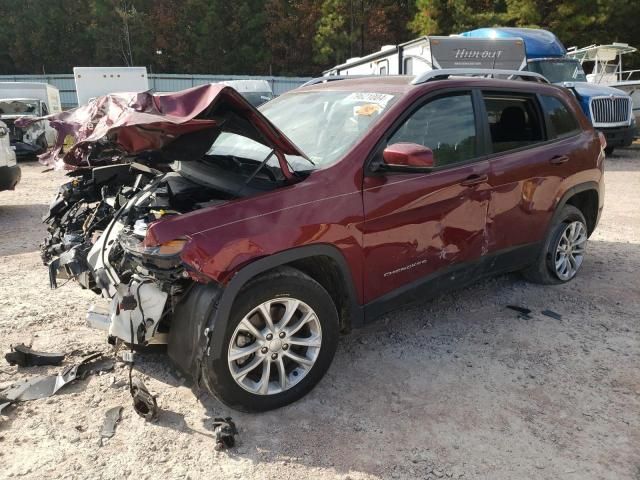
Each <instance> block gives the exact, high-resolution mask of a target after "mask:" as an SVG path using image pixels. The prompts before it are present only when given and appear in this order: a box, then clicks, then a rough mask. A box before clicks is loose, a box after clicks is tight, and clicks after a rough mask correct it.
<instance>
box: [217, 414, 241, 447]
mask: <svg viewBox="0 0 640 480" xmlns="http://www.w3.org/2000/svg"><path fill="white" fill-rule="evenodd" d="M213 426H214V429H213V433H215V435H216V445H215V449H216V450H222V449H223V448H232V447H233V446H234V445H235V444H236V439H235V436H236V435H237V434H238V429H237V428H236V424H235V423H234V422H233V420H231V417H226V418H222V417H216V418H214V419H213Z"/></svg>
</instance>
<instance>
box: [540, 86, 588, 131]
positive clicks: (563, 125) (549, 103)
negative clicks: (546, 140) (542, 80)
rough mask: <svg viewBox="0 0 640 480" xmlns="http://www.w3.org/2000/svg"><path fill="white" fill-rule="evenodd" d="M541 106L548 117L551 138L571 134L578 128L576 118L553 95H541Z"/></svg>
mask: <svg viewBox="0 0 640 480" xmlns="http://www.w3.org/2000/svg"><path fill="white" fill-rule="evenodd" d="M541 98H542V106H543V107H544V109H545V111H546V112H547V115H548V117H549V122H550V123H551V125H550V127H551V128H550V130H551V131H550V132H549V134H550V135H551V136H552V137H553V138H557V137H565V136H568V135H572V134H575V133H577V132H578V130H580V126H579V125H578V120H576V117H575V116H574V115H573V113H571V111H570V110H569V109H568V108H567V107H566V105H565V104H564V103H562V102H561V101H560V100H558V99H557V98H555V97H550V96H549V95H542V96H541Z"/></svg>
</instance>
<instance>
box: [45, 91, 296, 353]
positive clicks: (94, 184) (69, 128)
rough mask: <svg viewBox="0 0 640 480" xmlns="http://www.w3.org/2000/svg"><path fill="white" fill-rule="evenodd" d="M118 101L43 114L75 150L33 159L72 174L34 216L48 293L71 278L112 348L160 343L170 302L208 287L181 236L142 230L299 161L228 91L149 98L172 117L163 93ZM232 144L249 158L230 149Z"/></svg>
mask: <svg viewBox="0 0 640 480" xmlns="http://www.w3.org/2000/svg"><path fill="white" fill-rule="evenodd" d="M122 95H123V94H118V95H113V96H108V97H114V98H108V97H101V98H98V99H96V100H95V101H94V102H93V104H90V105H88V106H85V107H80V108H79V109H76V111H75V112H74V111H71V112H63V113H62V114H58V115H56V116H53V117H49V118H48V119H49V120H50V121H51V125H52V126H53V127H54V128H56V130H58V138H59V139H60V137H61V136H63V135H69V134H74V135H75V143H74V145H73V146H72V147H71V148H70V149H65V148H63V145H62V143H61V142H59V144H58V145H57V146H56V148H54V149H53V150H52V151H51V152H49V153H48V154H46V155H45V156H44V158H43V159H42V160H43V161H44V163H47V164H49V165H51V164H54V165H60V164H61V163H62V164H64V165H65V166H66V167H67V168H71V171H70V172H69V173H68V176H69V177H70V178H71V179H70V181H69V182H67V183H65V184H64V185H62V186H61V187H60V190H59V192H58V194H57V196H56V198H55V199H54V201H53V202H52V203H51V205H50V211H49V213H48V215H47V216H46V217H45V218H44V222H45V223H46V224H47V225H48V236H47V238H45V240H44V242H43V243H42V245H41V252H42V260H43V262H44V263H45V265H47V266H48V268H49V278H50V283H51V287H52V288H57V287H58V286H61V285H62V284H63V283H66V282H68V281H71V280H75V281H77V282H78V283H79V284H80V285H81V286H82V287H83V288H86V289H90V290H92V291H94V292H95V293H97V294H100V295H101V296H102V297H103V298H104V300H105V302H104V305H95V306H92V307H91V308H90V309H89V312H88V315H87V322H88V323H89V325H90V326H92V327H95V328H99V329H102V330H105V331H108V333H109V341H110V342H111V343H114V344H115V343H121V342H126V343H129V344H132V345H133V344H137V345H146V344H148V343H166V341H167V334H168V332H169V330H170V329H171V323H172V314H173V312H174V310H175V307H176V305H178V304H179V302H180V300H181V298H183V296H184V295H185V294H186V293H188V291H189V290H190V288H192V287H193V286H194V284H195V283H197V282H199V283H207V282H208V281H209V279H207V278H203V277H202V275H199V274H198V272H196V271H194V269H193V268H192V267H191V266H190V265H189V264H188V263H186V262H185V261H183V259H182V258H181V256H180V254H181V251H182V250H183V247H184V246H185V244H187V242H188V241H189V238H188V236H186V235H183V236H181V235H179V234H177V236H176V238H173V239H171V240H170V241H165V242H164V243H161V244H153V243H149V242H147V231H148V229H149V226H150V225H153V224H155V223H158V222H164V221H167V220H169V219H172V218H175V217H176V216H180V215H184V214H187V213H190V212H194V211H197V210H202V209H209V208H216V207H218V206H220V205H222V204H224V203H227V202H233V201H236V200H238V199H240V198H243V197H246V196H252V195H259V194H261V193H264V192H268V191H270V190H273V189H276V188H280V187H282V186H286V185H289V184H291V183H293V182H296V181H298V180H299V179H300V178H302V176H301V174H300V173H297V172H292V171H291V170H289V169H288V165H287V164H286V162H285V161H284V154H285V153H287V154H293V155H300V153H299V152H298V151H297V150H296V148H295V146H293V145H292V144H290V143H289V142H288V140H287V139H286V137H284V136H281V135H278V134H277V132H276V131H275V127H272V126H271V125H270V124H269V123H268V120H266V119H265V118H264V117H261V115H260V113H259V112H258V111H257V110H255V109H254V108H253V107H252V106H250V105H249V104H248V103H246V101H245V100H243V99H242V97H240V95H239V94H237V92H235V91H233V90H231V89H230V88H229V87H222V86H217V85H216V86H214V85H206V86H203V87H197V88H195V89H191V90H187V91H185V92H179V93H178V94H176V95H175V96H174V97H181V98H178V100H182V104H181V103H179V102H177V101H176V98H169V99H167V98H160V100H161V101H166V102H167V103H166V104H167V108H168V109H171V108H173V109H175V110H179V111H180V113H181V115H182V116H180V117H177V116H176V115H170V114H169V112H168V111H165V112H163V111H162V105H161V101H159V100H158V98H159V97H162V96H156V95H151V94H148V93H147V94H127V95H129V96H130V98H128V99H125V98H122ZM141 95H142V96H144V95H147V97H145V98H140V96H141ZM169 100H170V101H169ZM189 105H190V106H192V107H193V109H195V110H190V109H189V108H187V106H189ZM110 106H111V107H112V108H111V110H109V107H110ZM80 119H82V120H83V122H80V121H79V120H80ZM101 122H102V123H101ZM234 137H238V138H240V139H242V142H241V143H242V144H243V145H244V144H246V143H247V142H249V143H253V144H256V145H257V147H255V148H254V150H253V151H252V153H255V155H249V154H247V155H241V154H231V153H229V152H230V150H229V145H230V144H233V142H234V141H235V140H234ZM237 151H238V150H237V149H236V150H234V152H236V153H237ZM240 152H241V153H242V151H240ZM256 152H257V153H256ZM61 160H62V162H60V161H61Z"/></svg>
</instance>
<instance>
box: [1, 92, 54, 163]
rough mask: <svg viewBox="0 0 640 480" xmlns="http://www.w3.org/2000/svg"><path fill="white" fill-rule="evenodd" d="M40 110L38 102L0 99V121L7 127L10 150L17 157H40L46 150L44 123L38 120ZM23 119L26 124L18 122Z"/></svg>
mask: <svg viewBox="0 0 640 480" xmlns="http://www.w3.org/2000/svg"><path fill="white" fill-rule="evenodd" d="M40 108H41V107H40V101H39V100H34V99H33V100H32V99H22V98H20V99H0V121H2V122H4V123H5V124H6V125H7V128H8V129H9V139H10V141H11V148H12V149H13V150H14V151H15V152H16V156H18V157H27V156H35V155H40V154H41V153H43V152H44V151H45V150H46V149H47V146H48V142H47V129H46V121H44V120H42V119H38V115H39V112H40ZM25 118H26V119H28V124H22V123H21V121H20V120H18V119H25ZM36 119H37V120H36Z"/></svg>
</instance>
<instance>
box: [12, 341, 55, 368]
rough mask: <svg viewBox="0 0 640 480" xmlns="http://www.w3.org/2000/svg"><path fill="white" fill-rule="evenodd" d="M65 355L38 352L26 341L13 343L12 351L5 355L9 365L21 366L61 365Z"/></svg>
mask: <svg viewBox="0 0 640 480" xmlns="http://www.w3.org/2000/svg"><path fill="white" fill-rule="evenodd" d="M64 357H65V354H64V353H48V352H37V351H35V350H32V349H31V348H30V347H28V346H26V345H25V344H24V343H21V344H20V345H16V346H15V347H14V346H13V345H12V346H11V352H9V353H7V354H5V356H4V358H5V359H6V360H7V362H8V363H9V365H18V366H20V367H33V366H40V365H59V364H60V362H62V360H64Z"/></svg>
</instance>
